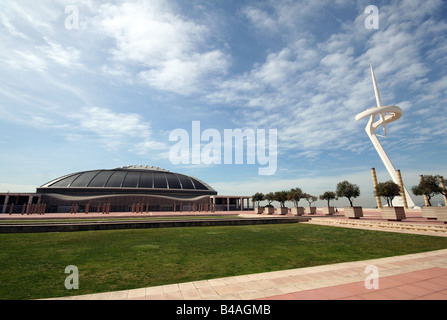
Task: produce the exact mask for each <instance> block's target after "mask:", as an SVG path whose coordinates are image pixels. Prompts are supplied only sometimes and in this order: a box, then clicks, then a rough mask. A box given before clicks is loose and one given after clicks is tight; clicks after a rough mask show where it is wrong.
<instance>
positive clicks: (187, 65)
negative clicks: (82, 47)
mask: <svg viewBox="0 0 447 320" xmlns="http://www.w3.org/2000/svg"><path fill="white" fill-rule="evenodd" d="M97 18H98V19H99V21H98V22H97V26H98V28H99V29H98V30H99V31H100V32H102V33H104V34H106V35H108V36H109V37H111V38H112V39H113V41H114V42H115V44H116V45H115V47H113V48H111V49H110V50H109V52H110V54H111V58H112V59H113V61H114V62H115V63H120V64H121V65H122V66H125V67H127V68H128V69H136V70H139V71H138V72H137V75H138V76H139V77H140V78H141V79H142V80H143V81H144V82H145V83H147V84H148V85H149V86H151V87H154V88H156V89H158V90H162V91H171V92H176V93H180V94H189V93H192V92H196V91H197V90H198V89H199V88H198V87H199V86H200V81H203V80H204V79H206V76H208V75H209V74H213V73H215V74H222V73H225V72H226V70H227V67H228V57H227V56H226V54H224V53H223V52H222V51H221V50H219V49H209V48H208V47H207V43H206V39H208V38H210V36H211V34H210V30H209V29H208V28H207V27H206V26H204V25H200V24H197V23H195V22H193V21H190V20H188V19H187V18H186V17H183V16H181V15H180V14H176V13H175V12H174V10H173V8H171V7H170V6H169V5H168V3H167V2H165V1H150V2H149V1H137V2H132V3H129V2H126V3H122V4H118V5H116V4H106V5H102V6H101V7H100V15H99V17H97Z"/></svg>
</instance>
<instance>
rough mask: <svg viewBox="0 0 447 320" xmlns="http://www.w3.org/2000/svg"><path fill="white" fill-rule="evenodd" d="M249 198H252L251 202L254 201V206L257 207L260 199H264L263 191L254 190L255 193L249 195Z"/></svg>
mask: <svg viewBox="0 0 447 320" xmlns="http://www.w3.org/2000/svg"><path fill="white" fill-rule="evenodd" d="M251 200H252V201H253V202H255V203H256V207H258V208H259V206H260V203H261V201H262V200H264V194H263V193H260V192H256V193H255V194H254V195H253V196H252V197H251Z"/></svg>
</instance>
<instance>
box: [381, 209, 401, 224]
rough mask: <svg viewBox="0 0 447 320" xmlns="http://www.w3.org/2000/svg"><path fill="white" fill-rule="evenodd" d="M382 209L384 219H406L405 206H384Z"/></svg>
mask: <svg viewBox="0 0 447 320" xmlns="http://www.w3.org/2000/svg"><path fill="white" fill-rule="evenodd" d="M380 211H382V219H386V220H389V221H401V220H402V219H406V216H405V209H404V207H384V208H382V209H380Z"/></svg>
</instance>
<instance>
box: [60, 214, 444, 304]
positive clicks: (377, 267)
mask: <svg viewBox="0 0 447 320" xmlns="http://www.w3.org/2000/svg"><path fill="white" fill-rule="evenodd" d="M308 223H314V224H323V225H334V226H342V227H350V228H367V229H374V230H383V231H392V232H410V233H419V234H428V235H435V236H447V225H445V224H443V223H441V222H437V221H432V220H431V221H430V220H427V219H424V218H422V217H421V216H420V212H419V213H418V212H417V211H414V212H410V214H408V213H407V219H406V220H405V221H401V222H387V221H384V220H381V219H380V214H378V212H377V211H374V210H370V211H369V212H366V214H365V218H362V219H361V220H356V221H350V220H348V219H345V218H344V217H343V216H341V215H339V216H334V217H321V216H320V217H316V218H314V219H312V221H311V222H308ZM374 275H378V278H376V279H372V278H371V277H373V276H374ZM373 284H377V285H378V287H373V288H371V289H368V288H367V287H368V286H372V285H373ZM57 299H64V300H251V299H264V300H290V299H293V300H304V299H312V300H327V299H349V300H357V299H360V300H375V299H381V300H413V299H422V300H423V299H429V300H434V299H437V300H447V249H445V250H439V251H432V252H426V253H418V254H411V255H404V256H396V257H389V258H382V259H374V260H367V261H358V262H347V263H339V264H332V265H324V266H317V267H309V268H299V269H292V270H284V271H275V272H266V273H258V274H251V275H244V276H236V277H227V278H219V279H210V280H203V281H194V282H187V283H178V284H170V285H164V286H157V287H148V288H140V289H133V290H123V291H116V292H106V293H95V294H89V295H81V296H74V297H65V298H57Z"/></svg>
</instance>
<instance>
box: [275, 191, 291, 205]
mask: <svg viewBox="0 0 447 320" xmlns="http://www.w3.org/2000/svg"><path fill="white" fill-rule="evenodd" d="M274 199H275V201H278V202H279V204H280V205H281V208H285V207H286V206H285V203H286V201H287V200H289V192H288V191H277V192H275V193H274Z"/></svg>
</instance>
